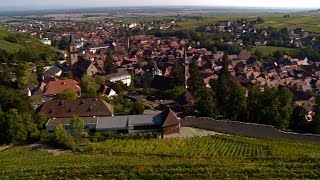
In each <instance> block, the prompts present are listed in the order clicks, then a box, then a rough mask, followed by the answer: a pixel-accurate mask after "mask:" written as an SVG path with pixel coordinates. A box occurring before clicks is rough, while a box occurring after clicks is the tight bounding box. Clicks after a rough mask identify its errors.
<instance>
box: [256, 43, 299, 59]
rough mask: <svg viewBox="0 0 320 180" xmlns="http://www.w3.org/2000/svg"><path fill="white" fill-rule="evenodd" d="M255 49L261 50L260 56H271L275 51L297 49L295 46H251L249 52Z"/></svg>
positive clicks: (292, 50)
mask: <svg viewBox="0 0 320 180" xmlns="http://www.w3.org/2000/svg"><path fill="white" fill-rule="evenodd" d="M256 50H259V51H261V52H262V56H265V57H267V56H271V55H273V53H274V52H276V51H286V52H294V51H297V49H295V48H285V47H274V46H260V47H255V48H252V50H251V52H252V53H254V52H255V51H256Z"/></svg>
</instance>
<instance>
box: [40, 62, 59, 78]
mask: <svg viewBox="0 0 320 180" xmlns="http://www.w3.org/2000/svg"><path fill="white" fill-rule="evenodd" d="M61 74H62V69H61V68H60V67H58V66H56V65H55V66H52V67H50V68H49V69H48V70H46V71H45V72H44V73H43V74H42V79H45V78H49V77H60V76H61Z"/></svg>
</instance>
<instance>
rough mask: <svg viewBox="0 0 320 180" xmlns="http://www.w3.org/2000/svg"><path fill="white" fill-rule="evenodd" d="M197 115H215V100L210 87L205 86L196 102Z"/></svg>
mask: <svg viewBox="0 0 320 180" xmlns="http://www.w3.org/2000/svg"><path fill="white" fill-rule="evenodd" d="M196 107H197V110H198V111H199V116H202V117H210V118H213V117H215V116H216V102H215V98H214V92H213V90H212V89H209V88H205V89H204V90H203V91H202V93H201V94H200V95H199V98H198V100H197V102H196Z"/></svg>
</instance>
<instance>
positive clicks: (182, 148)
mask: <svg viewBox="0 0 320 180" xmlns="http://www.w3.org/2000/svg"><path fill="white" fill-rule="evenodd" d="M90 146H91V151H90V153H89V152H86V153H65V154H62V155H52V154H49V153H47V152H45V151H41V150H32V149H30V148H26V147H15V148H11V149H9V150H5V151H2V152H0V177H1V178H3V179H34V178H37V179H215V178H217V177H219V179H318V178H319V177H320V171H319V170H320V146H319V144H316V143H300V142H290V141H274V140H261V139H250V138H240V137H232V136H213V137H195V138H190V139H165V140H137V141H134V140H107V141H105V142H101V143H94V144H91V145H90Z"/></svg>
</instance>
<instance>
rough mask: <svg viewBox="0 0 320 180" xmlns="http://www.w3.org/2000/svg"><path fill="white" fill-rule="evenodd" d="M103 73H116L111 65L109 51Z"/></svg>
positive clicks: (113, 65) (115, 69)
mask: <svg viewBox="0 0 320 180" xmlns="http://www.w3.org/2000/svg"><path fill="white" fill-rule="evenodd" d="M104 71H105V73H106V74H113V73H116V72H117V67H116V66H115V64H114V63H113V59H112V54H111V52H110V51H109V52H108V54H107V58H106V63H105V65H104Z"/></svg>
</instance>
